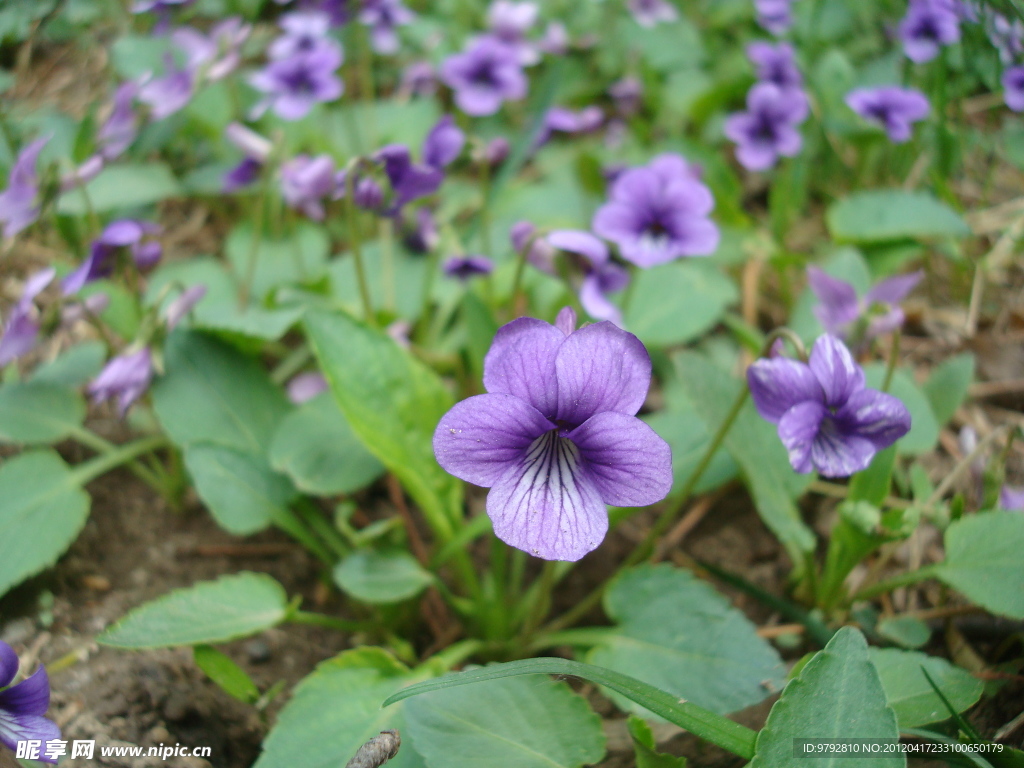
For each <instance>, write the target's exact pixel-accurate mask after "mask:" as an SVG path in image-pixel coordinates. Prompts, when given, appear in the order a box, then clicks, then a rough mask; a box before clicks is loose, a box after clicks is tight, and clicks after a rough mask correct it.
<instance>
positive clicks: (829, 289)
mask: <svg viewBox="0 0 1024 768" xmlns="http://www.w3.org/2000/svg"><path fill="white" fill-rule="evenodd" d="M921 276H922V275H921V273H920V272H912V273H910V274H909V275H898V276H897V277H890V278H889V279H887V280H882V281H881V282H880V283H878V284H877V285H876V286H874V287H873V288H872V289H871V290H869V291H868V292H867V293H865V294H864V297H863V298H858V297H857V289H856V288H854V287H853V286H852V285H851V284H850V283H848V282H846V281H845V280H840V279H839V278H838V277H832V275H829V274H827V273H825V272H824V271H822V270H821V269H818V267H808V268H807V280H808V283H809V284H810V286H811V290H812V291H813V292H814V295H815V296H816V297H817V298H818V302H819V303H818V306H816V307H815V308H814V315H815V317H817V318H818V321H819V322H820V323H821V327H822V328H824V329H825V332H826V333H830V334H832V335H834V336H839V337H840V338H842V339H843V340H845V341H846V342H847V343H852V344H855V345H858V344H862V343H864V342H867V341H870V340H871V339H874V338H877V337H878V336H881V335H883V334H886V333H889V332H890V331H895V330H896V329H897V328H899V327H900V326H901V325H903V319H904V315H903V310H902V309H900V307H899V303H900V302H901V301H903V299H905V298H906V297H907V294H909V293H910V292H911V291H912V290H914V286H916V285H917V284H918V283H919V282H921Z"/></svg>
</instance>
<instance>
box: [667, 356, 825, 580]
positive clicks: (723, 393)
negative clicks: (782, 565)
mask: <svg viewBox="0 0 1024 768" xmlns="http://www.w3.org/2000/svg"><path fill="white" fill-rule="evenodd" d="M675 364H676V372H677V374H678V377H679V380H680V381H681V382H682V383H683V386H684V387H685V388H686V391H687V393H688V394H689V396H690V399H691V401H692V402H693V405H694V407H695V408H696V410H697V413H698V414H699V415H700V416H701V418H702V419H704V423H705V425H706V427H707V430H708V432H709V433H712V434H714V433H715V432H717V431H718V429H719V427H721V425H722V424H724V423H725V419H726V416H727V415H728V412H729V409H730V407H731V404H732V402H733V401H734V400H735V398H736V396H737V395H738V394H739V392H740V387H741V386H742V385H741V384H740V382H738V381H736V380H735V379H733V378H732V377H731V376H729V375H728V374H727V373H725V372H724V371H721V370H719V369H718V368H716V367H715V366H714V365H713V364H712V363H711V362H710V361H709V360H708V359H707V358H706V357H704V356H702V355H698V354H696V353H693V352H683V353H681V354H679V355H677V356H676V357H675ZM724 444H725V447H726V448H727V449H728V450H729V453H731V454H732V456H733V458H734V459H735V460H736V463H737V464H739V465H740V469H741V470H742V471H743V473H744V474H745V475H746V480H747V485H748V487H749V488H750V492H751V495H752V496H753V497H754V503H755V504H756V505H757V511H758V513H759V514H760V515H761V519H762V520H764V522H765V525H767V526H768V528H770V529H771V531H772V532H773V533H774V534H775V535H776V536H778V537H779V540H780V541H781V542H782V543H783V545H785V547H786V549H787V551H788V552H789V553H790V556H791V557H792V558H793V559H794V561H797V562H802V559H803V555H802V553H804V552H810V551H811V550H813V548H814V544H815V539H814V534H813V533H812V532H811V529H810V528H808V527H807V525H806V524H805V523H804V522H803V519H802V518H801V516H800V512H799V510H798V509H797V508H796V503H795V499H797V498H798V497H799V496H800V495H801V494H802V493H803V491H804V489H805V488H806V487H807V485H808V483H809V482H810V477H809V476H801V475H797V474H796V472H794V471H793V469H792V467H790V465H789V459H788V458H787V454H786V449H785V448H784V447H783V445H782V442H781V441H780V440H779V437H778V435H777V434H776V430H775V427H774V426H773V425H772V424H769V423H768V422H767V421H765V420H764V419H762V418H761V417H760V416H759V415H758V414H757V410H756V409H755V408H754V405H753V403H751V402H747V403H746V404H745V405H744V406H743V409H742V410H741V411H740V414H739V416H738V417H737V419H736V421H735V423H734V424H733V426H732V428H731V429H730V430H729V432H728V434H727V435H726V437H725V443H724Z"/></svg>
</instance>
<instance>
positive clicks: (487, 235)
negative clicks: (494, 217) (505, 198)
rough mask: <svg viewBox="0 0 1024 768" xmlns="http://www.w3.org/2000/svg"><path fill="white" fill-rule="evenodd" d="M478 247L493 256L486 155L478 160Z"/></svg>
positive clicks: (488, 256)
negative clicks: (480, 197)
mask: <svg viewBox="0 0 1024 768" xmlns="http://www.w3.org/2000/svg"><path fill="white" fill-rule="evenodd" d="M480 191H481V194H482V195H483V202H482V203H481V204H480V247H481V248H482V249H483V254H484V256H486V257H487V258H489V259H493V258H494V244H493V243H492V242H491V164H490V163H489V162H487V158H486V156H485V157H484V158H483V159H482V160H481V161H480Z"/></svg>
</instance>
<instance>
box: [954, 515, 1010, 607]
mask: <svg viewBox="0 0 1024 768" xmlns="http://www.w3.org/2000/svg"><path fill="white" fill-rule="evenodd" d="M945 543H946V559H945V561H944V562H942V563H940V564H939V565H938V568H937V575H938V577H939V578H940V579H942V580H943V581H944V582H946V583H947V584H949V586H951V587H953V588H954V589H956V590H958V591H960V592H963V593H964V594H965V595H967V597H969V598H970V599H971V600H973V601H974V602H975V603H977V604H978V605H980V606H982V607H983V608H987V609H988V610H990V611H992V612H993V613H998V614H1000V615H1002V616H1010V617H1011V618H1014V619H1024V558H1022V557H1021V552H1024V515H1022V514H1020V513H1019V512H985V513H982V514H976V515H969V516H967V517H962V518H960V519H959V520H956V521H955V522H953V523H952V524H951V525H950V526H949V528H947V529H946V537H945Z"/></svg>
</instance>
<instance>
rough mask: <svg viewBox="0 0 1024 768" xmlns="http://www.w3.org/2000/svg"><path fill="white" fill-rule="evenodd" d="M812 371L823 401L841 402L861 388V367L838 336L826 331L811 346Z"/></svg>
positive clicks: (862, 375)
mask: <svg viewBox="0 0 1024 768" xmlns="http://www.w3.org/2000/svg"><path fill="white" fill-rule="evenodd" d="M809 364H810V367H811V371H813V372H814V375H815V376H816V377H817V379H818V383H819V384H821V388H822V390H824V392H825V404H826V405H828V406H829V407H832V408H838V407H840V406H842V405H843V404H844V403H845V402H846V401H847V400H848V399H849V398H850V395H852V394H853V393H854V392H856V391H858V390H861V389H864V371H863V370H862V369H861V367H860V366H859V365H857V363H856V362H854V359H853V355H851V354H850V350H848V349H847V348H846V345H844V344H843V342H841V341H840V340H839V339H837V338H836V337H835V336H832V335H830V334H825V335H824V336H821V337H819V338H818V340H817V341H816V342H814V347H813V348H812V349H811V359H810V362H809Z"/></svg>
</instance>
